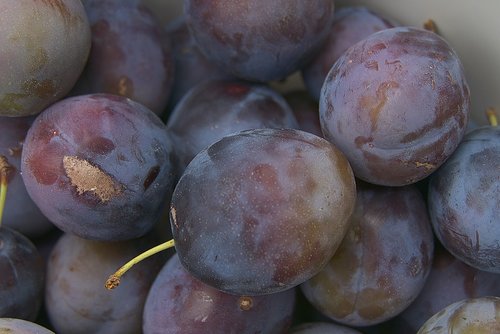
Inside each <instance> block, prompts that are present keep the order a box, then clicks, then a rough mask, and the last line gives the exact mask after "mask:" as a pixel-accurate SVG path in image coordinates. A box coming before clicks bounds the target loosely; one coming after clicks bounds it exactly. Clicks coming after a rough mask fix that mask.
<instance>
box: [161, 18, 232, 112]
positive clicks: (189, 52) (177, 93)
mask: <svg viewBox="0 0 500 334" xmlns="http://www.w3.org/2000/svg"><path fill="white" fill-rule="evenodd" d="M166 32H167V34H168V37H169V39H170V41H171V44H172V54H173V57H174V64H175V65H174V68H175V75H174V82H173V87H172V94H171V95H170V98H169V101H168V107H167V110H168V111H171V110H173V109H174V107H175V106H176V105H177V103H178V102H179V100H180V99H181V98H182V97H183V96H184V94H186V93H187V92H188V91H189V90H190V89H191V88H193V87H194V86H196V85H197V84H199V83H201V82H202V81H204V80H233V79H234V77H233V76H231V75H230V74H229V73H226V72H225V71H224V69H223V68H222V67H220V66H217V65H216V64H214V63H212V62H211V61H209V60H208V59H207V58H206V57H205V56H204V55H203V53H201V52H200V50H199V49H198V47H197V46H196V43H195V42H194V39H193V37H192V36H191V34H190V33H189V29H188V27H187V24H186V18H185V16H180V17H178V18H177V19H176V20H174V21H172V22H170V23H169V24H168V25H167V26H166Z"/></svg>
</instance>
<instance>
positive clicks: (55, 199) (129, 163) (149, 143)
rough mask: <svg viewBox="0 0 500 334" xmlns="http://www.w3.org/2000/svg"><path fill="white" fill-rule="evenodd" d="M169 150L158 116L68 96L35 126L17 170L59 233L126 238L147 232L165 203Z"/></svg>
mask: <svg viewBox="0 0 500 334" xmlns="http://www.w3.org/2000/svg"><path fill="white" fill-rule="evenodd" d="M172 145H173V144H172V142H171V138H170V136H169V135H168V133H167V130H166V127H165V125H164V123H162V122H161V120H160V119H159V118H158V116H156V115H155V114H154V113H153V112H152V111H151V110H149V109H147V108H146V107H144V106H142V105H140V104H138V103H136V102H134V101H132V100H130V99H126V98H124V97H120V96H116V95H110V94H90V95H84V96H77V97H70V98H67V99H64V100H62V101H60V102H58V103H56V104H54V105H52V106H51V107H50V108H49V109H46V110H45V111H44V112H43V113H41V114H40V115H39V116H38V117H37V118H36V120H35V121H34V123H33V126H32V127H31V128H30V130H29V131H28V134H27V136H26V141H25V143H24V146H23V153H22V165H21V171H22V176H23V180H24V183H25V185H26V189H27V190H28V193H29V194H30V196H31V198H32V199H33V201H34V202H35V203H36V204H37V205H38V207H39V208H40V210H41V211H42V212H43V213H44V215H45V216H47V217H48V218H49V219H50V220H51V221H52V222H53V223H54V224H55V225H56V226H58V227H59V228H60V229H62V230H64V231H65V232H69V233H74V234H77V235H79V236H81V237H83V238H89V239H96V240H124V239H131V238H135V237H139V236H141V235H144V234H145V233H146V232H147V231H149V230H150V229H151V228H152V226H153V224H154V223H155V222H156V220H157V219H158V218H159V215H160V213H161V210H162V209H163V206H164V205H165V203H166V202H168V199H169V196H170V194H171V192H172V189H173V185H174V182H175V179H176V177H175V173H174V161H175V156H174V153H173V147H172Z"/></svg>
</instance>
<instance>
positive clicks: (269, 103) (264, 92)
mask: <svg viewBox="0 0 500 334" xmlns="http://www.w3.org/2000/svg"><path fill="white" fill-rule="evenodd" d="M298 126H299V125H298V123H297V120H296V118H295V116H294V114H293V111H292V110H291V109H290V106H289V105H288V103H287V102H286V100H285V99H284V98H283V97H282V96H281V94H279V93H278V92H276V91H275V90H273V89H271V88H269V87H267V86H263V85H257V84H252V83H247V82H242V81H234V80H231V81H227V80H209V81H206V82H203V83H201V84H199V85H196V86H195V87H193V88H192V89H191V90H189V91H188V92H187V93H186V95H184V97H183V98H182V100H181V101H180V102H179V103H178V105H177V106H176V108H175V109H174V110H173V111H172V113H171V114H170V118H169V120H168V123H167V128H168V129H169V131H170V133H172V135H173V137H174V139H175V141H176V142H177V145H176V148H178V150H177V152H178V156H179V160H180V163H181V164H182V165H183V166H184V167H185V166H186V165H187V164H188V163H189V162H190V161H191V160H192V159H193V158H194V156H195V155H196V154H198V153H199V152H200V151H201V150H202V149H204V148H206V147H207V146H209V145H210V144H212V143H214V142H216V141H217V140H219V139H221V138H222V137H224V136H226V135H229V134H232V133H236V132H239V131H242V130H249V129H259V128H298Z"/></svg>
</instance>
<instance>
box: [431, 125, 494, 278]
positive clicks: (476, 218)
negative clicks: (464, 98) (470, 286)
mask: <svg viewBox="0 0 500 334" xmlns="http://www.w3.org/2000/svg"><path fill="white" fill-rule="evenodd" d="M499 166H500V128H499V127H493V126H486V127H482V128H476V129H474V130H472V131H470V132H469V133H468V134H467V135H466V136H465V138H464V139H463V141H462V142H461V143H460V145H459V147H458V148H457V150H456V151H455V152H454V153H453V155H452V156H451V157H450V159H448V161H446V163H445V164H444V165H443V166H442V167H441V168H440V169H439V170H438V171H437V172H436V173H435V174H433V175H432V176H431V178H430V181H429V192H428V203H429V212H430V216H431V221H432V225H433V227H434V231H435V233H436V236H437V237H438V238H439V240H441V242H442V243H443V245H444V246H445V247H446V249H447V250H448V251H449V252H450V253H452V254H453V255H454V256H456V257H457V258H459V259H460V260H462V261H464V262H465V263H467V264H468V265H470V266H472V267H475V268H478V269H480V270H485V271H490V272H494V273H497V274H500V244H499V238H500V228H499V226H498V222H499V217H500V167H499Z"/></svg>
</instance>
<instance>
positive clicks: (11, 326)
mask: <svg viewBox="0 0 500 334" xmlns="http://www.w3.org/2000/svg"><path fill="white" fill-rule="evenodd" d="M0 333H5V334H17V333H19V334H55V333H54V332H53V331H51V330H48V329H47V328H45V327H43V326H40V325H38V324H36V323H34V322H31V321H27V320H23V319H17V318H0Z"/></svg>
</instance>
